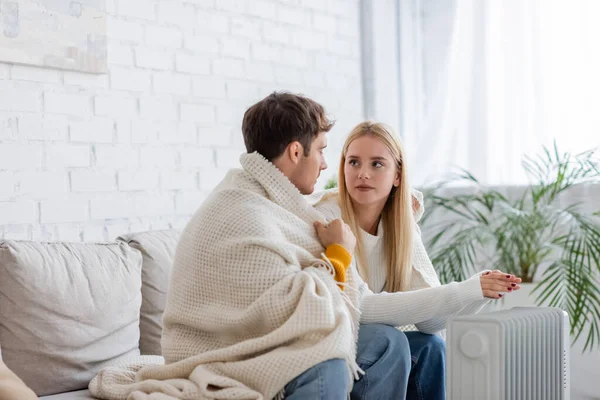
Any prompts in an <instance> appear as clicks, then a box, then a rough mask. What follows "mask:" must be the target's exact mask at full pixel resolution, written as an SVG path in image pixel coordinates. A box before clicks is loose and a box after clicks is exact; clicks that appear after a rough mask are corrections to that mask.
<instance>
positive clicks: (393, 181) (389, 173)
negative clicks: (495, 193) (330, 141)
mask: <svg viewBox="0 0 600 400" xmlns="http://www.w3.org/2000/svg"><path fill="white" fill-rule="evenodd" d="M344 180H345V182H346V188H347V190H348V193H349V194H350V197H351V198H352V200H353V201H354V202H355V203H357V204H360V205H375V204H381V206H383V205H384V204H385V202H386V201H387V199H388V196H389V194H390V191H391V190H392V188H393V187H394V186H398V185H400V175H399V173H398V169H397V167H396V162H395V161H394V158H393V157H392V154H391V153H390V151H389V150H388V148H387V147H386V146H385V145H384V144H383V142H381V141H380V140H379V139H378V138H376V137H374V136H371V135H365V136H361V137H359V138H357V139H355V140H353V141H352V142H351V143H350V146H348V152H347V153H346V161H345V163H344Z"/></svg>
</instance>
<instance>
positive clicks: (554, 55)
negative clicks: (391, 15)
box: [399, 0, 600, 185]
mask: <svg viewBox="0 0 600 400" xmlns="http://www.w3.org/2000/svg"><path fill="white" fill-rule="evenodd" d="M399 4H400V7H399V12H400V16H399V37H400V51H399V67H400V91H401V93H400V98H401V113H400V116H401V117H400V120H401V126H400V132H401V135H402V137H403V139H404V141H405V144H406V148H407V153H408V157H409V164H410V166H411V171H410V174H411V176H412V180H413V182H412V183H413V184H415V185H422V184H426V183H428V182H431V181H432V180H433V179H435V178H439V177H440V176H443V175H444V174H445V173H446V172H447V171H448V169H449V167H450V166H460V167H463V168H467V169H468V170H469V171H471V172H473V173H474V174H475V175H476V176H477V177H478V178H480V179H481V180H482V181H484V182H486V183H489V184H498V185H503V184H520V183H525V181H526V176H525V173H524V172H523V169H522V167H521V164H520V162H521V159H522V157H523V155H524V154H535V153H539V152H540V151H541V149H542V146H543V145H545V146H551V145H552V143H553V140H556V142H557V144H558V146H559V149H561V150H564V151H571V152H575V153H576V152H581V151H584V150H588V149H590V148H593V147H597V146H599V145H600V24H598V23H597V21H598V20H600V1H598V0H401V1H400V3H399Z"/></svg>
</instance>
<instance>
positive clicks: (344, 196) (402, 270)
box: [338, 121, 414, 292]
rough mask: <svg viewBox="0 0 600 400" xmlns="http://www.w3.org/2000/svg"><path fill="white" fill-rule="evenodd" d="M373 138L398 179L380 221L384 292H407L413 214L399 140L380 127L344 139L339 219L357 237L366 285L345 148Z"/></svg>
mask: <svg viewBox="0 0 600 400" xmlns="http://www.w3.org/2000/svg"><path fill="white" fill-rule="evenodd" d="M363 136H372V137H375V138H377V139H379V140H380V141H381V142H382V143H383V144H384V145H385V146H386V147H387V148H388V150H389V151H390V153H391V155H392V157H393V159H394V161H395V162H396V168H397V170H398V174H399V176H400V185H399V186H398V187H393V188H392V191H391V192H390V195H389V197H388V200H387V202H386V203H385V206H384V208H383V211H382V212H381V219H382V221H383V243H384V247H385V249H384V253H385V260H386V264H387V265H386V282H385V287H384V290H385V291H386V292H399V291H406V290H408V288H409V285H410V280H411V271H412V250H413V234H414V225H413V210H412V199H411V193H410V187H409V185H408V179H407V172H406V164H405V158H404V149H403V147H402V143H401V142H400V140H399V139H398V138H397V137H396V136H395V135H393V134H392V131H391V130H390V129H389V128H388V127H386V126H385V125H383V124H381V123H376V122H372V121H365V122H362V123H360V124H358V125H357V126H356V127H355V128H354V129H353V130H352V132H350V134H349V135H348V137H347V138H346V142H345V143H344V147H343V149H342V157H341V161H340V167H339V176H338V182H339V184H338V185H339V194H340V195H339V201H340V207H341V209H342V219H343V220H344V221H345V222H346V223H347V224H348V225H349V226H350V228H351V229H352V232H353V233H354V235H355V236H356V242H357V243H356V256H357V260H358V263H357V264H358V265H357V266H358V271H359V273H360V275H361V276H362V277H363V279H364V280H365V281H368V275H367V274H368V272H367V268H368V267H367V265H368V264H367V263H366V259H365V254H364V249H363V243H362V235H361V229H360V227H359V226H358V222H357V220H356V218H355V213H354V207H353V205H352V199H351V198H350V194H349V193H348V189H347V188H346V181H345V175H344V169H345V167H346V154H347V153H348V147H349V146H350V143H352V142H353V141H354V140H356V139H358V138H360V137H363Z"/></svg>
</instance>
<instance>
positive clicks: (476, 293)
mask: <svg viewBox="0 0 600 400" xmlns="http://www.w3.org/2000/svg"><path fill="white" fill-rule="evenodd" d="M462 283H463V285H464V286H463V287H462V288H461V290H463V291H464V292H465V300H466V301H467V303H470V302H474V301H481V300H485V296H484V295H483V289H481V274H475V275H474V276H472V277H471V278H469V279H467V280H466V281H463V282H462Z"/></svg>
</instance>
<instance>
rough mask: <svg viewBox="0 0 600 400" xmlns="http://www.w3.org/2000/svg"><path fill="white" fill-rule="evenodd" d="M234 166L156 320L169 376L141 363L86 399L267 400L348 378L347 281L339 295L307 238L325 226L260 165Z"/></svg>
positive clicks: (353, 305)
mask: <svg viewBox="0 0 600 400" xmlns="http://www.w3.org/2000/svg"><path fill="white" fill-rule="evenodd" d="M240 161H241V164H242V166H243V169H242V170H234V171H231V172H230V173H229V174H228V175H227V176H226V177H225V178H224V180H223V182H221V183H220V184H219V186H218V187H217V188H216V189H215V191H214V192H213V193H212V194H211V195H210V196H209V197H208V198H207V199H206V201H205V202H204V203H203V205H202V206H201V207H200V209H199V210H198V211H197V212H196V214H195V215H194V216H193V217H192V219H191V220H190V222H189V224H188V226H187V227H186V229H185V231H184V232H183V234H182V236H181V239H180V242H179V244H178V248H177V252H176V255H175V260H174V265H173V272H172V277H171V285H170V288H169V295H168V299H167V306H166V310H165V313H164V317H163V320H164V330H163V338H162V348H163V356H164V359H165V362H166V364H165V365H160V360H159V359H158V358H155V359H152V358H147V357H146V358H140V359H138V360H133V361H132V362H131V363H129V364H128V365H124V366H113V367H111V368H106V369H104V370H103V371H102V372H100V374H99V375H97V376H96V377H95V378H94V380H93V381H92V382H91V383H90V385H89V388H90V391H91V392H92V394H93V395H94V396H97V397H100V398H103V399H129V400H133V399H135V400H148V399H160V400H162V399H169V400H170V399H190V400H191V399H194V400H195V399H271V398H274V397H277V396H281V395H282V394H283V392H282V390H283V388H284V386H285V385H286V384H287V383H289V382H290V381H291V380H292V379H294V378H295V377H296V376H298V375H299V374H301V373H302V372H304V371H306V370H307V369H309V368H310V367H312V366H314V365H316V364H318V363H320V362H323V361H326V360H328V359H333V358H341V359H345V360H346V361H347V364H348V372H349V374H351V375H352V377H353V378H354V377H356V374H357V373H358V371H359V369H358V366H357V365H356V362H355V352H356V348H355V346H356V339H357V332H358V323H359V317H360V316H359V312H358V311H357V309H358V307H359V304H358V291H357V290H355V288H356V277H354V276H353V275H352V273H350V274H349V277H348V285H349V287H347V288H346V289H347V290H345V291H344V292H342V291H340V290H339V288H338V287H337V285H336V282H335V281H334V279H333V277H332V267H331V265H329V263H328V262H324V261H323V260H322V259H321V255H322V252H323V247H322V246H321V244H320V243H319V241H318V239H317V237H316V235H315V232H314V228H313V222H314V221H316V220H321V221H324V220H323V217H322V216H320V214H319V213H318V212H317V211H316V210H314V209H313V208H312V207H311V206H310V204H309V203H308V202H307V201H306V199H305V198H304V197H303V196H302V195H301V194H300V192H299V191H298V190H297V189H296V187H295V186H294V185H293V184H292V183H291V182H290V181H289V180H288V179H287V178H286V177H285V176H284V175H283V174H282V173H281V172H280V171H279V170H278V169H277V168H276V167H275V166H274V165H273V164H271V163H269V162H268V161H267V160H265V159H264V158H263V157H262V156H260V155H258V154H256V153H254V154H245V155H242V157H241V159H240ZM351 381H352V380H351ZM350 389H351V388H348V390H350Z"/></svg>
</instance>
